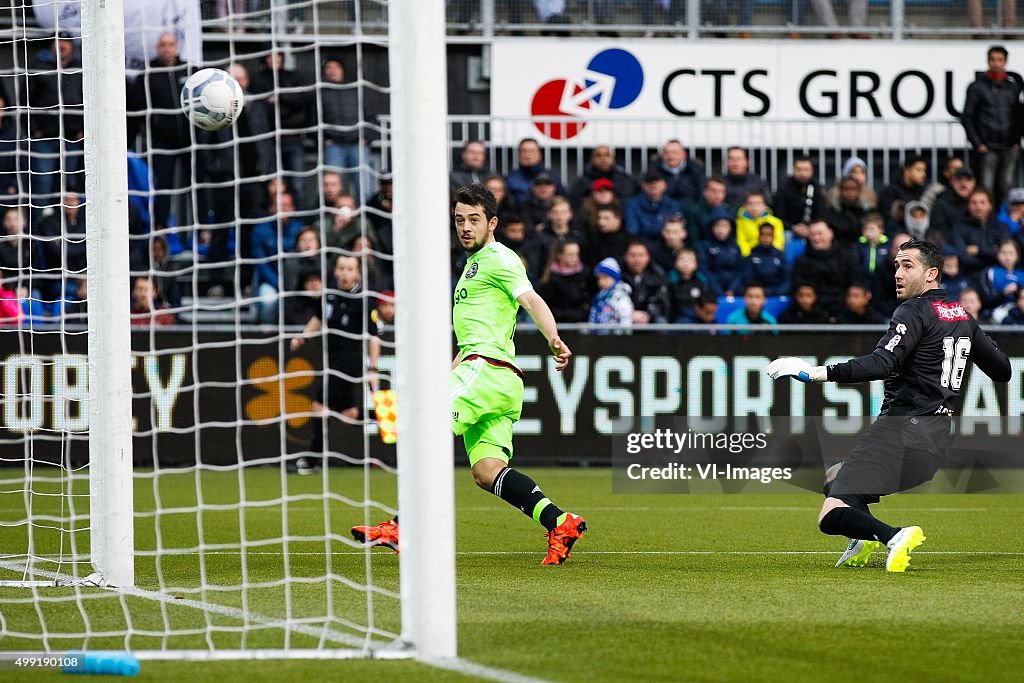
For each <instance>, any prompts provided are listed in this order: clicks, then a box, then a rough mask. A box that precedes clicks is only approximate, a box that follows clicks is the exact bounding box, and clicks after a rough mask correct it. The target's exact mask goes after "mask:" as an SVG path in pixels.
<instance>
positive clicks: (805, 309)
mask: <svg viewBox="0 0 1024 683" xmlns="http://www.w3.org/2000/svg"><path fill="white" fill-rule="evenodd" d="M828 321H829V320H828V313H826V312H825V311H823V310H822V309H821V306H819V305H818V291H817V290H816V289H815V288H814V285H812V284H811V283H809V282H801V283H800V284H798V285H797V286H796V287H795V288H794V289H793V301H792V302H791V303H790V304H789V306H788V307H787V308H786V310H784V311H783V312H782V313H780V314H779V324H780V325H824V324H826V323H827V322H828Z"/></svg>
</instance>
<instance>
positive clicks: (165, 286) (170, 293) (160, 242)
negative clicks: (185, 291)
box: [150, 235, 181, 308]
mask: <svg viewBox="0 0 1024 683" xmlns="http://www.w3.org/2000/svg"><path fill="white" fill-rule="evenodd" d="M150 267H151V268H152V270H153V281H154V282H155V283H156V289H157V292H159V295H158V296H159V299H158V301H159V303H162V304H167V305H168V306H170V307H171V308H179V307H180V306H181V287H180V286H179V285H178V279H177V278H176V277H175V275H174V274H173V273H172V272H171V270H172V264H171V259H170V255H169V254H168V250H167V240H165V239H164V238H163V237H162V236H161V235H156V236H155V237H153V241H152V243H151V246H150Z"/></svg>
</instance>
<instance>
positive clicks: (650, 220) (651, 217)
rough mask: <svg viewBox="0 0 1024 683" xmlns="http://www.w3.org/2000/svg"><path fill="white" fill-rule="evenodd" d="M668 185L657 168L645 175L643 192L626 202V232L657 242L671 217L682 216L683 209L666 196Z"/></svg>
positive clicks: (651, 169)
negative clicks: (663, 227)
mask: <svg viewBox="0 0 1024 683" xmlns="http://www.w3.org/2000/svg"><path fill="white" fill-rule="evenodd" d="M667 188H668V184H667V183H666V181H665V177H664V176H663V175H662V174H661V171H659V170H658V169H657V168H650V169H648V170H647V173H646V174H644V183H643V188H642V189H643V192H641V193H640V194H638V195H637V196H635V197H633V198H632V199H630V200H629V201H628V202H626V230H627V231H629V232H631V233H632V234H634V235H638V236H640V237H643V238H644V239H647V240H652V241H653V240H656V239H657V238H658V236H659V235H660V234H661V228H662V226H664V225H665V221H666V220H668V218H669V217H670V216H677V215H682V213H683V207H682V205H681V204H680V203H679V202H677V201H676V200H674V199H672V198H671V197H669V196H668V195H667V194H665V190H666V189H667Z"/></svg>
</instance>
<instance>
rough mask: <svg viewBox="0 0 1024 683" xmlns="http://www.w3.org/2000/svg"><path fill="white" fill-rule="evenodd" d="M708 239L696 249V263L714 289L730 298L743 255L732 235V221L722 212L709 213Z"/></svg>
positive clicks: (740, 270)
mask: <svg viewBox="0 0 1024 683" xmlns="http://www.w3.org/2000/svg"><path fill="white" fill-rule="evenodd" d="M707 232H708V233H709V237H708V239H706V240H704V241H703V242H701V243H700V246H699V247H698V252H697V256H698V261H699V262H700V267H701V270H702V271H703V272H704V274H705V275H707V277H708V280H710V281H711V282H712V283H714V285H713V286H714V287H715V288H716V289H717V290H718V291H719V292H722V293H724V294H725V295H727V296H732V295H733V293H734V292H735V291H736V290H733V288H732V287H733V283H735V282H736V280H737V278H738V276H739V275H740V273H741V272H742V268H743V254H741V253H740V248H739V246H738V245H737V244H736V239H735V238H734V237H733V234H732V219H731V218H730V217H729V215H728V214H726V213H725V212H724V211H721V210H718V211H713V212H712V213H711V220H710V222H709V224H708V227H707Z"/></svg>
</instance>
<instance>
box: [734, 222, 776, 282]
mask: <svg viewBox="0 0 1024 683" xmlns="http://www.w3.org/2000/svg"><path fill="white" fill-rule="evenodd" d="M774 239H775V227H774V226H773V225H772V224H770V223H762V224H761V225H760V227H759V228H758V241H757V246H756V247H754V248H753V249H751V250H750V256H748V257H747V258H745V259H743V271H742V273H741V274H740V276H739V279H738V280H736V281H735V282H734V283H733V284H732V286H731V287H730V289H732V290H733V291H739V290H741V289H743V287H744V286H745V285H746V284H747V283H750V282H760V283H761V285H762V286H763V287H764V291H765V294H767V295H768V296H782V295H784V294H785V293H786V292H788V291H789V264H788V263H787V262H786V255H785V254H783V253H782V252H781V251H779V250H778V249H776V248H775V247H773V246H772V240H774Z"/></svg>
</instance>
